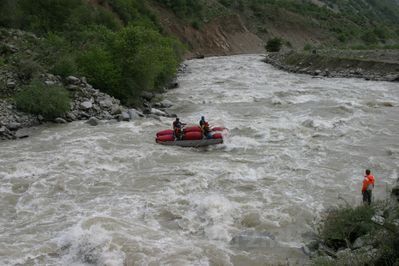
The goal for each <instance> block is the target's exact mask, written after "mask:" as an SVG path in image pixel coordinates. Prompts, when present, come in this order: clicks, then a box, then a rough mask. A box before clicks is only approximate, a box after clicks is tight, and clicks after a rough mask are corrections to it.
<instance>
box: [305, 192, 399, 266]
mask: <svg viewBox="0 0 399 266" xmlns="http://www.w3.org/2000/svg"><path fill="white" fill-rule="evenodd" d="M321 224H322V226H321V228H320V231H319V238H320V239H319V243H318V245H317V248H316V249H315V252H314V253H313V259H312V263H313V265H399V206H398V203H397V200H396V199H394V200H387V201H379V202H375V203H374V204H372V206H357V207H351V206H345V207H340V208H336V209H333V210H330V211H328V212H327V213H326V215H325V217H324V218H323V220H322V223H321ZM309 249H310V247H309Z"/></svg>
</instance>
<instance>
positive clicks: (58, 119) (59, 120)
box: [54, 117, 67, 124]
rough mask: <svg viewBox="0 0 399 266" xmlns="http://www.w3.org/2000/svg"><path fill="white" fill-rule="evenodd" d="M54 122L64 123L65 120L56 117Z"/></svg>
mask: <svg viewBox="0 0 399 266" xmlns="http://www.w3.org/2000/svg"><path fill="white" fill-rule="evenodd" d="M54 122H56V123H57V124H66V123H67V121H66V120H65V119H63V118H61V117H57V118H56V119H55V120H54Z"/></svg>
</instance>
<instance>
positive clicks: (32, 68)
mask: <svg viewBox="0 0 399 266" xmlns="http://www.w3.org/2000/svg"><path fill="white" fill-rule="evenodd" d="M15 70H16V73H17V74H18V77H19V78H20V79H21V80H24V81H30V80H31V79H33V78H35V77H36V75H37V74H38V73H39V72H40V70H41V66H40V64H39V63H38V62H36V61H34V60H32V59H30V58H28V59H19V60H18V61H17V63H16V66H15Z"/></svg>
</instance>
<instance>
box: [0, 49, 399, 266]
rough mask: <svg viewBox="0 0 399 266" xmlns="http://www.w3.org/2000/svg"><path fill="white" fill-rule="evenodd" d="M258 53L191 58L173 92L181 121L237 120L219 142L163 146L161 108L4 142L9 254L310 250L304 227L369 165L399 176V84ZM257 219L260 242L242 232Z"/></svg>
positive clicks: (162, 256)
mask: <svg viewBox="0 0 399 266" xmlns="http://www.w3.org/2000/svg"><path fill="white" fill-rule="evenodd" d="M261 59H262V56H258V55H245V56H232V57H221V58H219V57H213V58H206V59H204V60H193V61H188V62H187V64H188V72H187V73H186V74H182V75H181V76H180V77H179V83H180V86H179V88H178V89H175V90H170V91H169V92H168V93H167V94H166V95H165V97H166V98H168V99H169V100H171V101H172V102H174V103H175V106H174V107H173V108H171V109H170V110H169V111H170V112H171V113H176V114H178V115H179V117H180V118H181V119H182V121H184V122H187V123H193V124H197V123H198V121H199V119H200V117H201V116H202V115H205V116H206V118H207V120H208V121H209V123H210V124H211V125H214V126H225V127H227V128H229V131H228V134H226V135H225V143H224V144H223V145H218V146H215V147H208V148H201V149H193V148H181V147H170V146H162V145H158V144H156V143H155V133H156V132H157V131H159V130H162V129H165V128H170V127H171V124H172V121H173V118H164V117H162V118H161V121H158V120H156V119H138V120H135V121H133V122H122V123H116V122H106V123H101V124H100V125H98V126H96V127H91V126H89V125H87V124H85V123H84V122H74V123H70V124H67V125H52V126H49V127H46V128H43V129H41V131H40V133H38V134H37V135H34V136H32V137H30V138H27V139H24V140H20V141H10V142H1V143H0V163H1V166H0V179H1V182H0V191H1V192H2V193H1V201H0V208H1V209H2V210H3V212H2V213H1V214H0V221H1V223H0V232H1V234H0V243H1V244H0V247H2V249H1V250H2V251H0V254H1V256H0V264H1V265H10V264H11V265H12V264H16V263H20V264H32V265H159V264H168V265H233V264H234V263H235V262H237V261H239V260H236V259H237V258H241V259H242V260H243V261H269V260H270V261H271V260H272V261H273V262H274V261H276V262H285V259H286V257H290V258H291V256H294V257H297V258H300V259H306V258H305V256H304V255H303V256H301V255H300V252H297V253H298V254H297V253H295V252H294V253H293V252H292V251H293V250H296V249H298V248H300V247H301V246H302V245H303V243H302V242H303V238H302V234H303V233H306V232H308V231H310V230H313V229H314V228H313V223H314V220H315V219H318V217H320V214H321V213H322V212H323V210H325V209H326V208H328V207H330V206H336V205H338V204H341V203H342V199H340V198H343V199H345V200H346V201H348V202H351V203H352V202H353V203H356V202H360V201H361V195H360V193H359V189H360V186H361V182H362V176H363V172H364V169H366V168H372V170H373V173H374V174H375V176H376V182H377V183H376V188H377V189H376V190H375V194H374V195H375V197H376V198H377V199H378V198H384V197H385V195H386V191H387V189H386V187H389V186H390V185H391V184H392V183H393V182H395V180H396V179H397V172H396V169H397V159H398V157H399V152H398V151H399V144H398V142H397V138H396V136H397V132H398V125H399V120H398V116H397V114H398V111H399V109H398V106H397V105H396V104H395V102H397V101H398V100H399V90H398V84H395V83H387V82H367V81H363V80H357V79H312V78H311V77H309V76H306V75H296V74H289V73H284V72H281V71H279V70H277V69H275V68H273V67H271V66H269V65H266V64H264V63H263V62H261ZM391 103H393V104H391ZM226 133H227V132H226ZM248 230H250V231H251V230H252V231H251V232H254V234H255V235H254V237H255V238H256V241H259V243H258V244H259V245H260V246H259V245H258V244H257V245H258V246H257V248H255V249H250V248H248V247H247V246H246V245H243V246H240V245H232V241H233V240H234V239H237V236H240V235H241V236H242V235H245V234H244V233H245V232H248ZM265 236H273V239H272V238H270V239H272V241H271V240H270V241H269V240H265V239H266V238H267V237H265ZM244 238H245V237H244ZM244 240H245V239H244ZM266 244H267V245H272V244H273V245H275V246H273V251H271V250H270V249H268V248H266V246H262V245H266Z"/></svg>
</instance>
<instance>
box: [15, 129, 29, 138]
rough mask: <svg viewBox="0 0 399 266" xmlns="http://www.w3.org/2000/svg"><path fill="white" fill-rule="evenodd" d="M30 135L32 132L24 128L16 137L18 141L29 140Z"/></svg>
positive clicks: (16, 133)
mask: <svg viewBox="0 0 399 266" xmlns="http://www.w3.org/2000/svg"><path fill="white" fill-rule="evenodd" d="M29 135H30V130H29V129H27V128H22V129H19V130H17V132H15V137H17V138H18V139H23V138H27V137H29Z"/></svg>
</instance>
